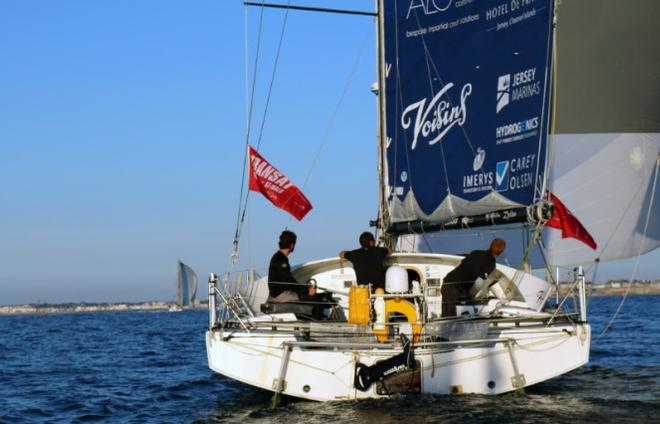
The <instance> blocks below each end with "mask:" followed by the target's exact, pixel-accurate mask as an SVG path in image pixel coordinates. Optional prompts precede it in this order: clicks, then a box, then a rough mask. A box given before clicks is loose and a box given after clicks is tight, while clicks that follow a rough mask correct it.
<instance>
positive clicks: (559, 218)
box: [545, 192, 598, 250]
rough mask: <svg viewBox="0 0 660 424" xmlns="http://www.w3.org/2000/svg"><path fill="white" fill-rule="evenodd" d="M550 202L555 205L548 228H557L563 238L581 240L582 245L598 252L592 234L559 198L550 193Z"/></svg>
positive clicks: (547, 223) (547, 224)
mask: <svg viewBox="0 0 660 424" xmlns="http://www.w3.org/2000/svg"><path fill="white" fill-rule="evenodd" d="M548 196H549V198H550V201H551V202H552V203H553V204H554V205H555V207H554V212H553V214H552V218H550V219H549V220H548V222H546V223H545V225H546V227H552V228H557V229H559V230H561V238H567V237H571V238H574V239H577V240H580V241H581V242H582V243H584V244H586V245H587V246H589V247H591V248H592V249H594V250H596V247H597V246H598V245H597V244H596V242H595V241H594V238H593V237H591V234H589V232H588V231H587V229H586V228H584V225H582V223H581V222H580V221H578V219H577V218H576V217H575V215H573V214H572V213H571V211H569V210H568V208H567V207H566V206H564V204H563V203H562V202H561V201H559V199H558V198H557V196H555V195H554V194H552V193H550V192H548Z"/></svg>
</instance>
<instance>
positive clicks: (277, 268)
mask: <svg viewBox="0 0 660 424" xmlns="http://www.w3.org/2000/svg"><path fill="white" fill-rule="evenodd" d="M296 240H297V236H296V234H295V233H294V232H293V231H288V230H284V231H282V234H280V241H279V247H280V249H279V250H278V251H277V252H275V254H274V255H273V257H272V258H270V265H269V266H268V295H269V297H268V301H269V302H273V303H284V302H296V301H298V300H308V299H309V298H312V297H314V296H315V295H316V289H315V288H314V287H310V286H308V285H307V284H303V283H299V282H298V281H296V279H295V278H293V275H291V265H289V258H288V256H289V255H290V254H291V253H293V251H294V250H295V248H296Z"/></svg>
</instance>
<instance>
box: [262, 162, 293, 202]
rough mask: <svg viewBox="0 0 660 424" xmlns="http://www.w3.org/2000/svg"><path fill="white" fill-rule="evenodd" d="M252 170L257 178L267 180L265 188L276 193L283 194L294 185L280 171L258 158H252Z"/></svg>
mask: <svg viewBox="0 0 660 424" xmlns="http://www.w3.org/2000/svg"><path fill="white" fill-rule="evenodd" d="M252 169H254V174H255V175H256V176H257V177H259V178H263V179H265V180H266V183H265V184H264V187H266V188H267V189H270V190H273V191H275V192H276V193H279V194H282V193H283V192H284V190H286V189H288V188H289V187H291V186H292V185H293V183H292V182H291V181H290V180H289V179H288V178H287V177H285V176H284V175H282V173H281V172H280V171H278V170H277V169H275V168H274V167H273V166H271V164H269V163H268V162H266V161H264V160H261V158H259V157H257V156H253V157H252Z"/></svg>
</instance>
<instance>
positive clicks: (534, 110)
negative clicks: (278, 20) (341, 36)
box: [382, 0, 554, 224]
mask: <svg viewBox="0 0 660 424" xmlns="http://www.w3.org/2000/svg"><path fill="white" fill-rule="evenodd" d="M382 4H383V7H384V33H385V35H384V44H385V58H384V65H383V66H384V71H383V72H384V73H385V95H386V97H385V98H386V100H385V102H386V105H385V109H386V117H385V118H386V142H385V146H386V155H385V156H386V157H385V165H384V177H385V181H384V184H385V185H386V196H387V200H388V211H387V212H388V215H389V223H390V224H396V223H404V222H422V223H444V222H447V221H449V220H451V219H452V218H455V217H458V216H473V215H479V214H485V213H489V212H493V211H499V210H503V209H509V208H516V207H524V206H528V205H530V204H533V203H534V202H535V201H537V200H538V199H539V198H540V197H541V195H542V185H543V177H544V172H545V150H546V134H547V132H548V131H547V123H548V116H549V102H550V89H549V88H550V79H551V75H550V61H551V50H552V19H553V15H554V2H553V1H552V0H535V1H515V2H509V1H502V2H476V1H475V2H473V1H454V0H442V1H438V0H436V1H433V2H429V1H421V0H399V1H385V2H382Z"/></svg>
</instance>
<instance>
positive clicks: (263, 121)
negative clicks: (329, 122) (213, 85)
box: [231, 0, 291, 263]
mask: <svg viewBox="0 0 660 424" xmlns="http://www.w3.org/2000/svg"><path fill="white" fill-rule="evenodd" d="M263 3H264V2H263V0H262V6H261V12H260V15H259V33H258V38H257V52H256V55H255V64H254V67H255V68H254V79H253V81H252V95H251V98H250V112H249V119H248V128H247V132H246V138H245V153H244V156H243V171H242V175H243V179H242V181H241V191H240V196H239V207H238V216H240V218H238V217H237V221H236V233H235V234H234V242H233V249H232V253H231V260H232V262H234V263H235V262H236V261H237V260H238V242H239V240H240V238H241V231H242V229H243V223H244V222H245V215H246V212H247V206H248V200H249V199H250V190H248V191H247V193H246V194H245V201H244V202H243V201H241V199H242V198H243V192H244V187H245V181H246V180H247V178H246V175H245V174H246V168H247V163H248V158H247V149H248V146H249V143H250V128H251V126H252V125H251V119H252V108H253V106H254V88H255V85H256V84H255V82H256V76H257V64H258V58H259V46H260V44H261V29H262V26H263V13H264V12H263V11H264V7H263ZM290 5H291V0H289V2H288V4H287V9H286V12H285V13H284V20H283V21H282V29H281V30H280V38H279V42H278V44H277V52H276V54H275V62H274V63H273V70H272V72H271V77H270V83H269V85H268V94H267V96H266V105H265V106H264V113H263V116H262V119H261V126H260V127H259V136H258V138H257V150H259V147H260V146H261V139H262V136H263V131H264V126H265V125H266V117H267V116H268V108H269V106H270V99H271V95H272V92H273V84H274V82H275V75H276V73H277V65H278V63H279V59H280V53H281V50H282V41H283V40H284V33H285V30H286V23H287V20H288V16H289V6H290ZM246 7H247V6H246ZM246 44H247V35H246ZM241 209H242V212H241Z"/></svg>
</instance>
